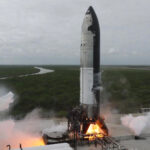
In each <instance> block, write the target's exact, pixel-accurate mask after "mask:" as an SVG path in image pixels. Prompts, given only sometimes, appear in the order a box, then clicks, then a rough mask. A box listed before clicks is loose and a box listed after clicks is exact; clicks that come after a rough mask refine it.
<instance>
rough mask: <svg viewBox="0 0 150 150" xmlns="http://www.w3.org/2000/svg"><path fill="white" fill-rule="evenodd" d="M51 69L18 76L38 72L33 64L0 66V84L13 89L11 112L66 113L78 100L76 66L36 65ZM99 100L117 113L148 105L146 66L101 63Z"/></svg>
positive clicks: (149, 72)
mask: <svg viewBox="0 0 150 150" xmlns="http://www.w3.org/2000/svg"><path fill="white" fill-rule="evenodd" d="M39 67H43V68H47V69H51V70H55V71H54V72H52V73H47V74H39V75H33V76H25V77H21V78H20V77H18V76H19V75H23V74H32V73H37V72H38V69H36V68H34V66H0V77H1V78H3V77H9V78H7V79H5V80H0V86H1V87H2V86H4V87H5V88H6V89H7V90H8V91H12V92H13V93H15V95H16V96H15V101H14V103H13V104H12V105H11V108H12V109H11V111H10V112H9V113H10V114H11V115H12V116H14V117H17V118H20V117H23V116H25V115H26V114H27V113H29V112H31V111H32V110H33V109H35V108H41V109H42V110H43V113H46V112H51V111H53V112H56V116H59V117H61V116H65V115H66V114H67V112H68V111H69V110H71V109H72V108H73V107H75V106H76V105H78V104H79V90H80V89H79V85H80V83H79V73H80V72H79V66H54V65H45V66H39ZM101 70H102V87H103V90H102V92H101V102H102V103H109V105H110V106H111V108H114V109H117V110H118V111H119V112H120V113H134V112H137V110H138V109H140V108H141V107H150V67H149V66H102V68H101Z"/></svg>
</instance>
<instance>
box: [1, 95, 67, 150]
mask: <svg viewBox="0 0 150 150" xmlns="http://www.w3.org/2000/svg"><path fill="white" fill-rule="evenodd" d="M13 101H14V94H13V93H12V92H9V93H7V94H6V95H4V96H2V97H0V110H3V111H5V110H6V109H8V108H9V104H10V103H12V102H13ZM1 104H2V105H1ZM39 116H40V115H39V109H35V110H34V111H32V112H31V113H30V114H28V115H27V116H26V117H25V118H24V119H23V120H19V121H15V120H13V119H11V118H9V119H6V120H0V135H1V136H0V150H7V149H8V148H7V147H6V145H11V148H12V149H14V148H19V144H22V147H23V148H24V147H32V146H39V145H43V144H44V143H43V140H42V130H43V129H47V130H49V131H54V129H56V128H57V129H59V130H61V131H64V129H65V127H66V123H62V124H59V122H57V123H56V122H55V121H54V120H50V119H43V118H40V117H39Z"/></svg>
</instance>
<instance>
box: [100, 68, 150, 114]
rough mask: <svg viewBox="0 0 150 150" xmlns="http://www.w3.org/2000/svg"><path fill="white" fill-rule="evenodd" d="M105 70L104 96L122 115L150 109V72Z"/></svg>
mask: <svg viewBox="0 0 150 150" xmlns="http://www.w3.org/2000/svg"><path fill="white" fill-rule="evenodd" d="M137 68H138V69H129V68H107V69H106V68H105V69H104V72H103V76H102V79H103V86H104V92H103V96H104V95H108V99H109V102H111V104H112V106H113V107H115V108H117V109H118V110H119V111H120V112H121V113H131V112H137V111H138V110H139V108H141V107H150V70H141V69H140V68H139V67H137Z"/></svg>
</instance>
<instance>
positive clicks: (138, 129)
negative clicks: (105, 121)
mask: <svg viewBox="0 0 150 150" xmlns="http://www.w3.org/2000/svg"><path fill="white" fill-rule="evenodd" d="M121 122H122V124H123V125H124V126H126V127H128V128H129V129H130V130H131V131H132V132H133V133H134V134H135V135H140V134H141V133H142V132H143V131H144V129H146V128H149V127H150V113H148V114H146V115H141V116H137V117H134V116H133V115H131V114H129V115H126V116H124V117H121Z"/></svg>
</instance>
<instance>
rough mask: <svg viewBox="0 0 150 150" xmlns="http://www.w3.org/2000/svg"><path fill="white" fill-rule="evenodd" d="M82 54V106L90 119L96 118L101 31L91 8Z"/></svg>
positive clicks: (84, 31)
mask: <svg viewBox="0 0 150 150" xmlns="http://www.w3.org/2000/svg"><path fill="white" fill-rule="evenodd" d="M80 52H81V54H80V59H81V60H80V62H81V68H80V104H81V106H82V107H83V109H84V110H85V111H86V112H87V115H88V118H94V117H97V116H98V114H99V103H100V29H99V23H98V19H97V16H96V14H95V12H94V10H93V8H92V7H91V6H90V7H89V9H88V10H87V12H86V15H85V18H84V21H83V25H82V35H81V51H80Z"/></svg>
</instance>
